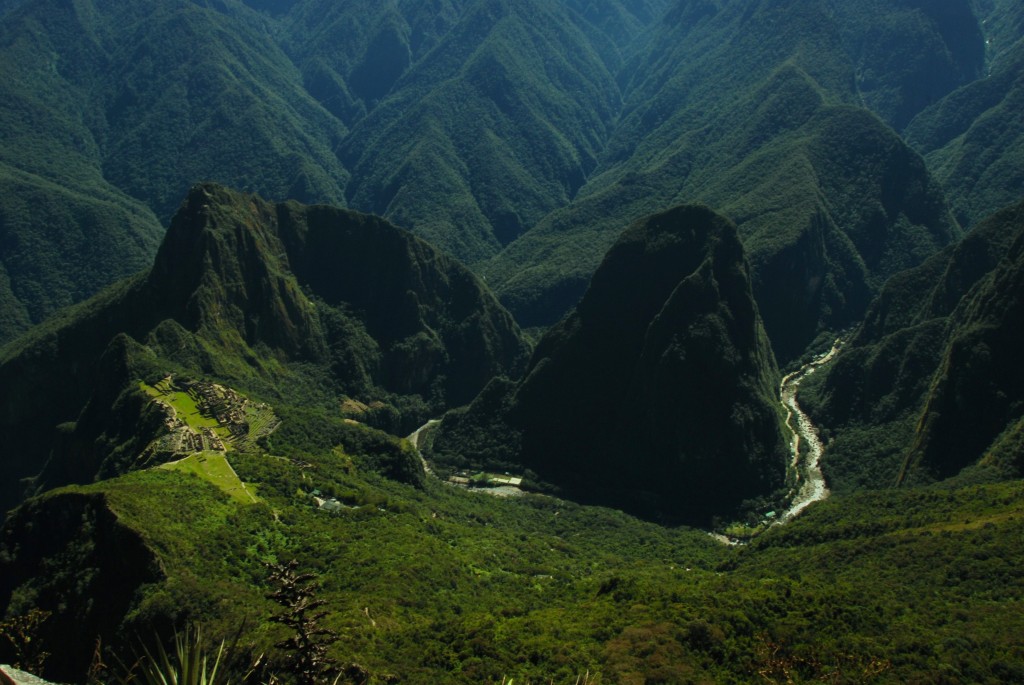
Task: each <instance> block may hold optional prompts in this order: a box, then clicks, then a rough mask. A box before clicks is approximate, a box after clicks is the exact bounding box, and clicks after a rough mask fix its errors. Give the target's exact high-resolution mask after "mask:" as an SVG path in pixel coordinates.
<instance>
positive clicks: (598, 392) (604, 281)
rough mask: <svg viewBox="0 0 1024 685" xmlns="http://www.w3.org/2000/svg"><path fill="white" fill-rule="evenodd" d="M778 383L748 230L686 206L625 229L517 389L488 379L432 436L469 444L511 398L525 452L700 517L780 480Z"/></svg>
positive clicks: (590, 487) (572, 484)
mask: <svg viewBox="0 0 1024 685" xmlns="http://www.w3.org/2000/svg"><path fill="white" fill-rule="evenodd" d="M777 382H778V372H777V370H776V367H775V362H774V358H773V356H772V353H771V350H770V347H769V345H768V342H767V338H766V337H765V335H764V330H763V327H762V325H761V321H760V317H759V316H758V314H757V307H756V305H755V303H754V299H753V296H752V295H751V290H750V280H749V276H748V271H747V265H746V261H745V259H744V256H743V248H742V246H741V244H740V242H739V239H738V238H737V236H736V230H735V227H734V226H733V225H732V224H731V223H730V222H729V221H727V220H725V219H723V218H722V217H720V216H718V215H716V214H714V213H713V212H712V211H710V210H708V209H706V208H703V207H694V206H687V207H679V208H676V209H673V210H670V211H668V212H665V213H662V214H658V215H655V216H652V217H649V218H647V219H644V220H642V221H640V222H637V223H636V224H634V225H633V226H632V227H631V228H630V229H629V230H627V231H626V232H625V233H624V234H623V236H622V238H621V239H620V240H619V241H618V243H616V245H615V246H614V247H613V248H612V249H611V250H610V251H609V253H608V255H607V256H606V257H605V260H604V262H603V263H602V265H601V267H600V268H599V269H598V271H597V272H596V273H595V275H594V278H593V280H592V282H591V284H590V288H589V289H588V291H587V293H586V295H585V296H584V298H583V300H582V301H581V302H580V304H579V306H578V307H577V308H576V309H575V311H573V312H572V313H571V314H570V315H569V316H568V317H567V318H566V319H565V320H564V321H563V322H562V323H561V324H559V325H557V326H555V327H554V328H553V329H552V330H551V331H549V333H548V334H547V335H545V336H544V338H543V339H542V340H541V342H540V343H539V345H538V347H537V349H536V351H535V353H534V355H533V358H532V359H531V361H530V365H529V369H528V371H527V374H526V376H525V377H524V379H523V381H521V382H520V383H518V384H517V385H511V384H505V385H504V391H503V392H504V395H505V396H506V399H505V400H502V399H501V398H495V397H494V396H493V395H495V394H498V395H500V394H502V387H501V386H493V387H492V388H490V389H489V391H488V392H486V393H485V394H484V395H482V396H481V398H480V399H479V400H478V403H475V404H474V406H473V407H471V408H470V410H469V412H468V414H467V415H465V416H459V417H457V418H455V419H454V421H453V424H452V427H451V428H447V427H446V426H444V425H443V426H442V432H441V434H440V435H439V436H438V438H437V440H436V442H435V445H436V448H437V450H438V451H439V452H444V451H449V452H458V451H459V450H460V448H461V449H463V450H464V453H465V454H467V455H469V456H472V455H473V449H474V445H472V444H470V445H469V446H467V447H462V446H461V445H459V444H458V441H460V440H462V439H464V438H465V437H466V436H467V435H468V434H470V433H473V431H471V430H468V428H467V424H471V423H472V422H473V420H474V418H478V419H479V420H480V421H482V422H486V421H488V420H489V419H488V417H487V415H488V414H491V413H493V412H494V411H495V409H498V410H499V411H501V408H502V407H503V406H504V421H505V422H506V423H507V425H508V426H509V427H510V428H511V429H512V431H513V433H514V436H515V437H514V438H513V441H514V442H515V443H516V444H517V452H518V453H517V454H516V455H515V456H516V457H517V458H518V461H519V462H520V463H522V464H525V465H526V466H529V467H530V468H532V469H535V470H536V471H537V472H538V473H539V474H540V476H541V477H542V478H543V479H545V480H549V481H552V482H555V483H557V484H559V485H561V486H562V487H564V488H566V489H567V490H569V491H571V492H573V493H576V494H577V495H579V496H581V497H584V498H586V499H591V500H595V501H600V502H605V503H612V504H618V505H623V506H626V507H628V508H631V509H633V510H636V511H639V512H642V513H645V514H648V515H657V516H664V517H666V518H669V519H681V520H685V521H689V522H697V523H703V522H706V521H707V520H708V519H709V518H710V517H711V516H712V515H713V514H716V513H725V512H728V511H730V510H731V509H734V508H735V507H736V506H737V505H738V504H739V503H740V502H741V501H742V500H744V499H747V498H750V497H754V496H756V495H762V494H768V493H770V492H771V491H772V490H774V489H775V488H776V487H779V486H781V484H782V482H783V477H784V473H785V458H784V446H785V443H784V440H783V438H782V433H781V430H780V422H779V417H778V413H777V410H776V405H775V402H774V393H775V388H776V386H777ZM485 405H486V406H485ZM474 413H475V414H476V415H478V416H477V417H475V416H474ZM445 423H446V424H447V423H448V421H447V420H446V422H445ZM484 447H486V445H484Z"/></svg>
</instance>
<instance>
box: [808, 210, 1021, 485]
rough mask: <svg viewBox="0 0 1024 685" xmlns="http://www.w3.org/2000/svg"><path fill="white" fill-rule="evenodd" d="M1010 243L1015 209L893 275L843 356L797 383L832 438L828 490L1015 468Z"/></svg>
mask: <svg viewBox="0 0 1024 685" xmlns="http://www.w3.org/2000/svg"><path fill="white" fill-rule="evenodd" d="M1022 235H1024V206H1022V205H1016V206H1014V207H1011V208H1008V209H1006V210H1004V211H1002V212H999V213H997V214H995V215H993V216H992V217H990V218H989V219H987V220H986V221H984V222H983V223H982V224H980V225H979V226H978V228H976V229H975V230H973V231H972V232H971V233H969V234H968V235H967V236H966V237H965V238H964V239H963V240H962V241H961V242H960V243H958V244H957V245H955V246H951V247H949V248H947V249H946V250H944V251H943V252H941V253H940V254H938V255H936V256H934V257H932V258H930V259H929V260H927V261H926V262H924V263H923V264H922V265H921V266H919V267H917V268H915V269H911V270H908V271H906V272H903V273H900V274H898V275H897V276H895V277H894V278H893V279H891V280H890V281H889V283H887V284H886V286H885V288H884V289H883V290H882V292H881V293H880V294H879V296H878V298H877V299H876V300H875V301H874V303H873V304H872V305H871V308H870V309H869V311H868V315H867V318H866V319H865V321H864V323H863V325H862V326H861V327H860V329H859V330H858V332H857V334H856V336H855V337H854V338H853V340H852V341H851V342H850V344H849V346H848V348H847V349H845V350H844V351H843V354H842V355H841V356H840V357H839V359H837V360H836V361H835V362H834V364H833V365H832V367H831V368H829V369H828V371H827V373H825V374H823V375H821V376H820V377H818V378H816V379H813V380H812V381H811V382H810V383H809V384H808V385H807V388H806V392H807V404H808V406H809V407H810V409H811V411H812V413H813V414H814V416H815V418H816V420H820V421H821V422H822V424H823V425H825V426H827V427H828V428H829V430H830V435H831V436H832V437H833V438H834V440H833V442H832V443H831V444H830V445H829V450H828V457H827V458H826V462H825V473H826V475H827V476H828V478H829V480H830V483H831V484H832V486H833V487H835V488H838V489H840V490H846V489H851V488H854V487H858V486H872V487H878V486H888V485H891V484H893V483H895V482H897V481H901V482H902V481H919V480H930V479H936V478H946V477H949V476H952V475H954V474H956V473H957V472H959V471H960V470H961V469H963V468H964V467H965V466H968V465H971V464H975V463H978V462H979V461H981V462H985V463H988V464H989V465H991V466H994V467H996V470H997V471H1001V472H1003V473H1019V472H1020V466H1021V464H1020V450H1019V445H1018V447H1014V444H1016V443H1014V442H1013V441H1014V440H1015V439H1018V438H1015V435H1017V434H1019V430H1020V429H1019V426H1018V425H1017V424H1018V422H1019V421H1020V417H1021V416H1022V409H1021V407H1022V405H1021V397H1020V388H1021V387H1024V386H1022V385H1021V384H1020V374H1021V371H1020V367H1021V365H1020V361H1019V360H1018V359H1017V356H1018V355H1017V346H1018V345H1017V343H1018V342H1019V340H1020V334H1021V331H1020V330H1019V329H1020V321H1021V319H1020V312H1019V311H1016V309H1015V307H1019V300H1020V297H1021V293H1020V273H1021V269H1022V265H1024V261H1022V258H1021V255H1020V250H1021V240H1022ZM1015 426H1016V427H1015ZM1000 443H1006V444H1004V448H1005V449H1003V450H996V449H995V447H994V445H998V444H1000Z"/></svg>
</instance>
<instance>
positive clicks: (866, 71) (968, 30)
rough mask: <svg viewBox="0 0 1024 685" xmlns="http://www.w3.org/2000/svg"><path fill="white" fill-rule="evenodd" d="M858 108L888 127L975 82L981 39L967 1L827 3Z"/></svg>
mask: <svg viewBox="0 0 1024 685" xmlns="http://www.w3.org/2000/svg"><path fill="white" fill-rule="evenodd" d="M828 6H829V9H830V10H831V12H832V13H833V17H834V18H835V21H836V25H837V26H838V28H839V32H840V35H841V36H842V39H843V45H844V47H845V48H846V52H847V53H848V54H849V55H850V58H851V61H852V62H853V66H854V69H855V74H856V83H857V91H858V93H859V94H860V96H861V99H862V100H863V102H864V104H865V105H866V106H867V107H868V108H870V109H871V111H873V112H875V113H877V114H878V115H879V116H880V117H881V118H882V119H883V120H884V121H885V122H886V123H888V124H889V125H890V126H892V127H893V128H894V129H896V130H898V131H899V130H903V128H904V127H905V126H906V125H907V123H908V122H909V121H910V120H911V119H913V118H914V116H915V115H917V113H918V112H920V111H921V110H923V109H924V108H925V107H927V106H928V105H930V104H932V103H933V102H935V101H937V100H939V99H940V98H942V97H943V96H945V95H946V94H948V93H950V92H951V91H953V90H955V89H956V88H958V87H959V86H962V85H965V84H967V83H970V82H971V81H974V80H975V79H977V78H979V77H981V76H982V75H983V72H984V66H985V40H984V37H983V35H982V28H981V26H980V24H981V17H980V16H978V14H977V13H976V4H975V3H973V2H971V1H970V0H945V1H944V2H933V1H931V0H895V1H894V0H866V1H865V0H861V1H860V2H842V0H830V1H829V3H828Z"/></svg>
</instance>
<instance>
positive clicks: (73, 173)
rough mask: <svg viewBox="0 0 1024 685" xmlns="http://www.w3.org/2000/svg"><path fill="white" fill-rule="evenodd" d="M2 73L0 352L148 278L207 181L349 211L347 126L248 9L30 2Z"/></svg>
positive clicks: (5, 51) (2, 32)
mask: <svg viewBox="0 0 1024 685" xmlns="http://www.w3.org/2000/svg"><path fill="white" fill-rule="evenodd" d="M0 73H2V78H0V136H2V138H0V140H2V144H0V182H2V183H3V189H4V192H3V193H2V198H3V199H2V201H0V241H2V243H0V263H2V264H3V269H2V272H6V273H5V275H4V277H3V278H2V280H3V281H4V282H6V281H9V282H10V284H9V285H3V286H0V340H6V339H9V338H10V337H11V336H12V335H13V334H14V333H17V332H20V331H21V330H24V328H26V327H27V325H28V324H29V323H36V322H38V321H41V320H43V319H44V318H46V317H47V316H49V315H50V314H52V313H53V312H54V311H55V310H56V309H57V308H59V307H61V306H66V305H68V304H71V303H73V302H77V301H81V300H82V299H84V298H85V297H87V296H89V295H92V294H95V293H96V292H97V291H98V290H99V289H100V288H101V287H103V286H106V285H109V284H110V283H112V282H113V281H115V280H117V279H119V278H122V277H124V276H126V275H128V274H131V273H134V272H136V271H139V270H141V269H143V268H145V266H146V265H147V264H148V263H149V262H150V261H151V260H152V257H153V254H154V252H155V249H156V247H157V245H158V244H159V236H160V235H161V234H162V228H161V222H166V220H167V219H169V218H170V216H171V214H172V213H173V211H174V210H175V208H176V206H177V203H178V202H179V200H180V198H181V196H182V195H183V194H184V193H185V191H186V190H187V189H188V188H189V186H191V185H192V184H193V183H194V182H195V181H196V180H199V179H204V178H209V179H216V180H220V181H222V182H227V183H231V184H232V185H234V186H235V187H240V188H245V189H248V190H255V191H259V192H263V193H265V194H267V195H269V196H271V197H275V198H281V199H284V198H286V197H291V198H295V199H299V200H310V199H316V200H319V201H333V202H338V203H340V202H343V200H344V195H343V193H342V191H341V190H340V188H341V187H342V186H343V185H344V183H345V180H346V173H345V171H344V170H343V169H342V168H341V165H340V163H339V162H338V160H337V157H336V156H335V155H334V153H333V147H334V146H336V145H337V143H338V141H339V140H340V137H341V136H342V135H343V134H344V132H345V129H344V126H343V125H341V124H340V123H339V122H337V121H336V120H334V119H333V118H332V117H331V116H330V115H329V114H328V113H327V112H325V111H323V110H322V108H320V106H319V105H318V104H317V103H316V102H315V101H314V100H313V99H312V98H311V97H310V96H309V95H308V94H306V93H305V91H304V90H303V89H302V88H301V83H298V81H299V79H298V73H297V71H296V70H295V67H294V66H293V65H292V64H291V62H290V61H289V60H288V59H287V58H286V57H285V56H284V54H283V52H282V51H281V50H280V48H278V47H277V44H276V43H275V41H274V40H273V39H272V38H271V36H270V33H269V30H268V28H267V27H266V26H263V25H262V24H261V23H260V22H259V21H258V20H257V18H256V17H255V16H254V15H252V14H251V13H249V12H248V11H246V10H244V8H243V7H242V6H241V5H238V6H237V7H234V6H233V5H232V4H231V3H228V4H227V5H224V6H221V7H220V8H219V9H218V8H214V7H207V6H203V5H201V4H197V3H192V2H183V1H181V2H172V3H166V2H148V3H142V4H135V5H132V6H131V7H129V6H127V5H125V4H124V3H112V2H103V1H99V0H97V1H96V2H87V3H77V4H68V3H63V2H48V1H45V0H40V1H38V2H26V3H21V4H20V5H19V6H18V7H16V8H13V9H11V10H10V11H9V13H8V14H7V15H6V16H4V17H3V21H2V22H0ZM154 214H155V216H154ZM2 272H0V273H2Z"/></svg>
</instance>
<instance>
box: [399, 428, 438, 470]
mask: <svg viewBox="0 0 1024 685" xmlns="http://www.w3.org/2000/svg"><path fill="white" fill-rule="evenodd" d="M439 423H441V419H430V420H429V421H427V422H426V423H425V424H423V425H422V426H420V427H419V428H417V429H416V430H414V431H413V432H412V433H409V436H408V437H407V438H406V440H408V441H409V443H410V444H411V445H412V446H413V447H414V448H415V449H416V456H417V457H419V458H420V463H421V464H423V471H424V472H425V473H426V474H427V475H428V476H431V477H433V478H437V475H436V474H435V473H434V470H433V469H431V468H430V464H428V463H427V460H426V459H424V458H423V452H421V451H420V434H421V433H422V432H423V431H425V430H427V429H428V428H430V427H431V426H436V425H437V424H439Z"/></svg>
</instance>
